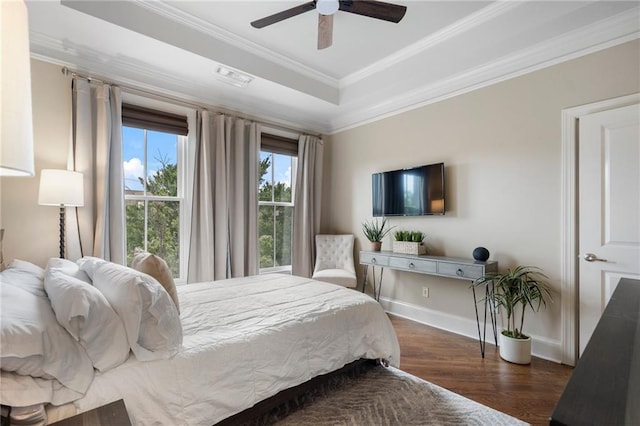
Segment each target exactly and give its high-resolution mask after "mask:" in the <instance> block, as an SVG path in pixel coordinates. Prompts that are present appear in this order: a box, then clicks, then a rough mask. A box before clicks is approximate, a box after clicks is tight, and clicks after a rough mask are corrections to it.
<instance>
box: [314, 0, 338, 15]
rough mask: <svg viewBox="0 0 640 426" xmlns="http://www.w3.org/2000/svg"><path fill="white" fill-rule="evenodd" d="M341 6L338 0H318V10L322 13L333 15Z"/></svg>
mask: <svg viewBox="0 0 640 426" xmlns="http://www.w3.org/2000/svg"><path fill="white" fill-rule="evenodd" d="M339 8H340V2H339V1H338V0H318V1H317V2H316V10H317V11H318V13H319V14H321V15H333V14H334V13H336V12H337V11H338V9H339Z"/></svg>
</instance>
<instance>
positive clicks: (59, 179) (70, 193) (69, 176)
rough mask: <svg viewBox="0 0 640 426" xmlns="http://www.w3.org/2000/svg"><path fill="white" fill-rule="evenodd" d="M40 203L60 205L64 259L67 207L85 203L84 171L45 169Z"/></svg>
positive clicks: (42, 177) (42, 176)
mask: <svg viewBox="0 0 640 426" xmlns="http://www.w3.org/2000/svg"><path fill="white" fill-rule="evenodd" d="M38 204H40V205H42V206H60V258H61V259H64V254H65V251H64V237H65V234H64V219H65V218H64V214H65V208H66V207H81V206H83V205H84V185H83V179H82V173H78V172H74V171H71V170H52V169H43V170H42V173H41V174H40V191H39V195H38Z"/></svg>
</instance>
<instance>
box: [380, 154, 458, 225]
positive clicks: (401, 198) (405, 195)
mask: <svg viewBox="0 0 640 426" xmlns="http://www.w3.org/2000/svg"><path fill="white" fill-rule="evenodd" d="M372 190H373V194H372V195H373V196H372V199H373V216H423V215H443V214H444V212H445V208H444V205H445V202H444V201H445V200H444V163H436V164H429V165H426V166H420V167H414V168H411V169H401V170H391V171H388V172H381V173H374V174H373V175H372Z"/></svg>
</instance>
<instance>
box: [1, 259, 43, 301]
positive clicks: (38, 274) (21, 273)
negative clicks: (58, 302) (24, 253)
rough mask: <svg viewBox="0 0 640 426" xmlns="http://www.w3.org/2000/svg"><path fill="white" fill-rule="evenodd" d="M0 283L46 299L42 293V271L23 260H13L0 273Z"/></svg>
mask: <svg viewBox="0 0 640 426" xmlns="http://www.w3.org/2000/svg"><path fill="white" fill-rule="evenodd" d="M0 282H2V284H9V285H13V286H17V287H20V288H21V289H23V290H26V291H28V292H29V293H31V294H33V295H35V296H38V297H47V294H46V293H45V291H44V269H42V268H41V267H39V266H37V265H34V264H33V263H29V262H26V261H24V260H18V259H16V260H14V261H12V262H11V264H10V265H9V266H8V267H7V269H5V270H4V271H2V272H0Z"/></svg>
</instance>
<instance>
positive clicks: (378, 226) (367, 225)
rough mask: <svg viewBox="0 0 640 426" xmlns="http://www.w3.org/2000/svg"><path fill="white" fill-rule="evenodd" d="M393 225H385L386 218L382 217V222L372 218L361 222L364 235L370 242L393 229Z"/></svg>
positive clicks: (381, 237)
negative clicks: (369, 220)
mask: <svg viewBox="0 0 640 426" xmlns="http://www.w3.org/2000/svg"><path fill="white" fill-rule="evenodd" d="M393 228H394V227H393V226H392V227H390V228H389V227H387V218H383V219H382V222H378V219H374V220H372V221H371V222H368V221H366V220H365V221H364V222H363V223H362V232H363V233H364V236H365V237H367V239H368V240H369V241H371V242H379V241H382V239H383V238H384V237H385V236H386V235H387V234H388V233H389V232H390V231H391V230H392V229H393Z"/></svg>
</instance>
